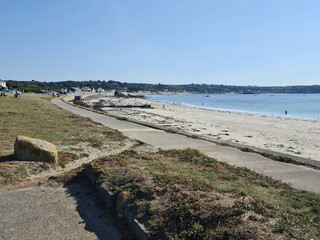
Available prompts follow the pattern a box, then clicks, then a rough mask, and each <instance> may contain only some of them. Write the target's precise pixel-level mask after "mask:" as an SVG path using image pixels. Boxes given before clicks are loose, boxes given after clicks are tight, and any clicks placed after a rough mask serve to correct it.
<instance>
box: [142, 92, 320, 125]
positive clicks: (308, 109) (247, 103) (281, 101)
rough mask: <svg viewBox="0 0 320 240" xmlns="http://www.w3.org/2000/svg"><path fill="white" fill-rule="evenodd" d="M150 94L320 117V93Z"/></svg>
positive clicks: (207, 105)
mask: <svg viewBox="0 0 320 240" xmlns="http://www.w3.org/2000/svg"><path fill="white" fill-rule="evenodd" d="M147 98H149V99H150V100H155V101H161V102H167V103H178V104H181V105H184V106H188V107H196V108H203V109H209V110H218V111H231V112H238V113H244V114H254V115H263V116H276V117H287V118H301V119H310V120H317V121H320V94H177V95H148V96H147ZM285 111H287V115H285Z"/></svg>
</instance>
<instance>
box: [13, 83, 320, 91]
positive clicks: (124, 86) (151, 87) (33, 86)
mask: <svg viewBox="0 0 320 240" xmlns="http://www.w3.org/2000/svg"><path fill="white" fill-rule="evenodd" d="M7 85H8V88H9V89H22V90H24V91H26V92H34V91H39V90H41V89H44V90H59V89H61V88H72V87H90V88H99V87H102V88H104V89H107V90H113V89H114V90H119V91H121V90H126V91H129V92H136V91H150V92H163V91H169V92H183V91H186V92H192V93H243V94H258V93H320V85H312V86H286V87H280V86H274V87H259V86H228V85H216V84H185V85H167V84H160V83H159V84H147V83H126V82H118V81H112V80H110V81H104V80H97V81H92V80H90V81H61V82H40V81H34V80H32V81H14V80H7Z"/></svg>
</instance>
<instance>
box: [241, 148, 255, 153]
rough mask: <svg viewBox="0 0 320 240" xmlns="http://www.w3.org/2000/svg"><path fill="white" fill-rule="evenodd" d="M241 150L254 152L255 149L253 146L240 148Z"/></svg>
mask: <svg viewBox="0 0 320 240" xmlns="http://www.w3.org/2000/svg"><path fill="white" fill-rule="evenodd" d="M240 150H241V151H242V152H254V150H253V149H252V148H249V147H243V148H240Z"/></svg>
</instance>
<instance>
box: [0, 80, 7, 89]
mask: <svg viewBox="0 0 320 240" xmlns="http://www.w3.org/2000/svg"><path fill="white" fill-rule="evenodd" d="M0 87H4V88H7V82H5V81H1V80H0Z"/></svg>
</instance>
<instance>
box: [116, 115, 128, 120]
mask: <svg viewBox="0 0 320 240" xmlns="http://www.w3.org/2000/svg"><path fill="white" fill-rule="evenodd" d="M116 118H117V119H118V120H121V121H127V120H128V118H127V117H121V116H118V117H116Z"/></svg>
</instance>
